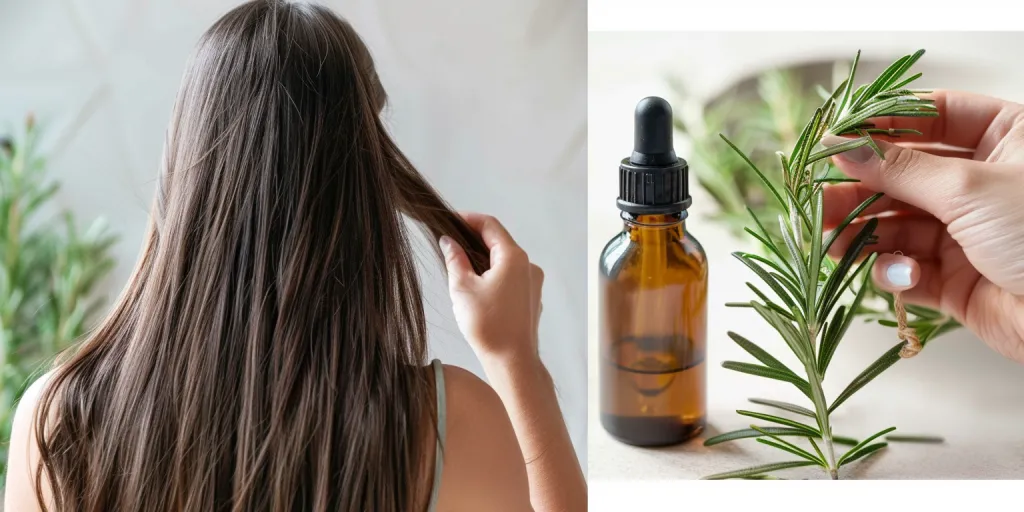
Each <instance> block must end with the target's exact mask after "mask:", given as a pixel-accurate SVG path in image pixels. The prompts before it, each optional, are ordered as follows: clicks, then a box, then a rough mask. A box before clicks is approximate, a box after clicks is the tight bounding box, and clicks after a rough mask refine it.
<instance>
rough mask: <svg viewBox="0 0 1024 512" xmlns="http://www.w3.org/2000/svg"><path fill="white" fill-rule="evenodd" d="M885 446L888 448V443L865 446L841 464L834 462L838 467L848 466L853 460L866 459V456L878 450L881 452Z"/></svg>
mask: <svg viewBox="0 0 1024 512" xmlns="http://www.w3.org/2000/svg"><path fill="white" fill-rule="evenodd" d="M886 446H888V443H875V444H872V445H869V446H865V447H864V448H862V449H861V450H860V451H858V452H857V453H855V454H853V455H851V456H850V457H849V458H847V459H846V460H843V461H842V462H836V465H838V466H845V465H846V464H849V463H851V462H853V461H855V460H858V459H862V458H864V457H867V456H868V455H871V454H872V453H875V452H877V451H878V450H881V449H882V448H885V447H886Z"/></svg>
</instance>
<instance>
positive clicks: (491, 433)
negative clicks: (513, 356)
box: [438, 365, 532, 511]
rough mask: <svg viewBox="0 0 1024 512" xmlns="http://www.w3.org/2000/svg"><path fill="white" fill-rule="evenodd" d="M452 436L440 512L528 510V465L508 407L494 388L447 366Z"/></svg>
mask: <svg viewBox="0 0 1024 512" xmlns="http://www.w3.org/2000/svg"><path fill="white" fill-rule="evenodd" d="M444 380H445V396H446V402H447V404H446V405H447V418H446V426H447V435H446V442H445V448H444V469H443V471H442V474H441V492H440V496H439V500H438V510H494V511H528V510H532V508H531V507H530V487H529V481H528V480H527V475H526V464H525V462H524V461H523V453H522V451H521V450H520V449H519V442H518V441H517V440H516V435H515V430H513V428H512V422H511V420H509V417H508V413H507V412H506V410H505V406H504V404H502V402H501V399H500V398H499V397H498V395H497V393H495V392H494V390H493V389H492V388H491V386H490V385H489V384H487V383H486V382H484V381H483V380H482V379H480V377H477V376H476V375H474V374H473V373H472V372H470V371H468V370H465V369H463V368H460V367H458V366H452V365H444Z"/></svg>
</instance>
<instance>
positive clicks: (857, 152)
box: [821, 135, 875, 164]
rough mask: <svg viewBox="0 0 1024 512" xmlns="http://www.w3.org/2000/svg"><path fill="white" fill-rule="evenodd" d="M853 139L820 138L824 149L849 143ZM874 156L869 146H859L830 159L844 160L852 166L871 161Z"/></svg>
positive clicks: (831, 136) (828, 136) (832, 136)
mask: <svg viewBox="0 0 1024 512" xmlns="http://www.w3.org/2000/svg"><path fill="white" fill-rule="evenodd" d="M851 140H853V139H847V138H843V137H839V136H836V135H826V136H824V137H822V138H821V145H822V146H825V147H832V146H835V145H837V144H842V143H843V142H850V141H851ZM874 156H875V150H873V149H871V146H861V147H859V148H854V149H851V150H849V151H844V152H842V153H839V154H838V155H834V156H833V157H832V158H836V159H840V160H846V161H847V162H850V163H854V164H863V163H866V162H867V161H868V160H871V158H872V157H874Z"/></svg>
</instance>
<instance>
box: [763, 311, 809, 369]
mask: <svg viewBox="0 0 1024 512" xmlns="http://www.w3.org/2000/svg"><path fill="white" fill-rule="evenodd" d="M753 306H754V311H757V313H758V314H759V315H761V317H762V318H764V319H765V321H767V322H768V323H769V324H770V325H771V326H772V327H774V328H775V330H776V331H778V332H779V334H780V335H781V336H782V339H783V341H785V342H786V344H787V345H789V348H790V350H792V351H793V354H794V355H796V357H797V359H799V360H800V362H801V363H804V365H806V364H807V363H808V361H810V360H811V357H812V354H811V348H810V347H809V346H808V343H807V340H806V339H804V338H803V337H802V336H801V334H800V333H799V332H797V330H796V328H795V327H793V324H792V323H791V322H789V321H787V320H786V319H785V318H782V317H780V316H779V315H778V313H776V312H775V311H772V310H771V309H768V308H766V307H764V306H761V305H760V304H757V303H756V302H755V303H753Z"/></svg>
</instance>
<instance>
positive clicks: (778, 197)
mask: <svg viewBox="0 0 1024 512" xmlns="http://www.w3.org/2000/svg"><path fill="white" fill-rule="evenodd" d="M721 137H722V140H724V141H725V143H726V144H728V145H729V147H731V148H732V149H733V151H735V152H736V154H737V155H739V156H740V158H742V159H743V161H744V162H746V163H747V165H749V166H750V169H751V170H753V171H754V173H756V174H757V177H758V178H759V179H760V180H761V183H763V184H764V187H765V188H766V189H768V191H769V192H771V193H772V195H774V196H775V199H776V200H778V201H779V204H780V205H782V207H783V208H785V207H786V202H785V201H783V200H782V194H779V191H778V190H776V189H775V186H774V185H772V182H770V181H768V178H767V177H766V176H765V175H764V173H762V172H761V170H760V169H758V168H757V166H756V165H754V162H751V161H750V157H748V156H747V155H746V153H744V152H743V151H741V150H740V148H738V147H736V145H735V144H733V143H732V141H730V140H729V139H728V138H727V137H726V136H725V135H721Z"/></svg>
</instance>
